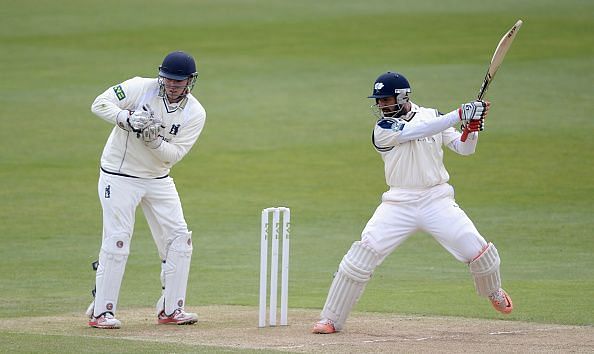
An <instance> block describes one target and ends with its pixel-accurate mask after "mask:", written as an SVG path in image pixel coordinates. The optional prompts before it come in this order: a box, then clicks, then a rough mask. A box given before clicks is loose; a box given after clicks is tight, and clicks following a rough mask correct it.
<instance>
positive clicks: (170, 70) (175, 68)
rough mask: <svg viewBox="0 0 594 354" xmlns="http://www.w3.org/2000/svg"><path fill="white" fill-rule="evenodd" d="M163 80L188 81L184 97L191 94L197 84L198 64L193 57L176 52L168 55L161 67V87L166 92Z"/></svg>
mask: <svg viewBox="0 0 594 354" xmlns="http://www.w3.org/2000/svg"><path fill="white" fill-rule="evenodd" d="M163 78H167V79H170V80H186V79H189V80H188V82H187V83H186V90H185V92H184V96H185V95H187V94H188V93H190V91H192V89H193V88H194V85H195V84H196V79H197V78H198V71H196V62H195V61H194V58H192V56H191V55H189V54H187V53H185V52H182V51H175V52H171V53H169V54H167V56H166V57H165V59H163V63H162V64H161V65H159V85H160V86H161V90H164V83H163Z"/></svg>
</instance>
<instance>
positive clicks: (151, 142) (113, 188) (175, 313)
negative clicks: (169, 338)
mask: <svg viewBox="0 0 594 354" xmlns="http://www.w3.org/2000/svg"><path fill="white" fill-rule="evenodd" d="M197 78H198V72H197V71H196V63H195V61H194V58H193V57H192V56H190V55H189V54H187V53H184V52H181V51H176V52H172V53H170V54H168V55H167V56H166V57H165V59H164V60H163V63H162V64H161V65H160V66H159V71H158V77H157V78H142V77H134V78H132V79H129V80H126V81H124V82H122V83H119V84H116V85H114V86H112V87H110V88H108V89H107V90H105V92H103V93H102V94H100V95H99V96H98V97H97V98H96V99H95V101H94V102H93V104H92V106H91V110H92V112H93V113H95V114H96V115H97V116H99V117H100V118H102V119H104V120H105V121H107V122H109V123H111V124H114V125H115V126H114V128H113V130H112V131H111V134H110V135H109V138H108V139H107V143H106V144H105V147H104V149H103V154H102V156H101V166H100V171H99V184H98V192H99V199H100V201H101V207H102V209H103V237H102V242H101V249H100V251H99V260H98V264H96V263H95V266H94V267H96V271H97V273H96V278H95V290H94V291H93V295H94V297H95V298H94V301H93V302H92V303H91V305H89V308H88V309H87V315H88V316H89V322H88V324H89V326H91V327H96V328H120V326H121V323H120V321H119V320H117V319H116V317H115V314H116V310H117V303H118V295H119V292H120V285H121V283H122V277H123V275H124V270H125V267H126V261H127V259H128V255H129V253H130V241H131V239H132V233H133V229H134V219H135V212H136V209H137V207H138V206H139V205H140V207H141V208H142V210H143V212H144V216H145V217H146V220H147V222H148V225H149V227H150V230H151V233H152V236H153V239H154V241H155V244H156V246H157V250H158V253H159V257H160V258H161V283H162V294H161V297H160V298H159V300H158V301H157V306H156V315H157V323H160V324H178V325H182V324H193V323H195V322H197V321H198V316H197V315H196V314H195V313H189V312H186V311H185V310H184V306H185V304H186V301H185V300H186V287H187V282H188V275H189V272H190V259H191V256H192V249H193V248H192V232H191V231H189V230H188V225H187V224H186V221H185V219H184V215H183V211H182V205H181V201H180V198H179V195H178V192H177V189H176V187H175V183H174V182H173V179H172V178H171V177H170V176H169V171H170V169H171V167H173V165H175V164H176V163H178V162H179V161H180V160H181V159H182V158H183V157H184V156H185V155H186V154H187V153H188V152H189V151H190V149H191V148H192V146H193V145H194V143H196V140H197V139H198V137H199V136H200V133H201V132H202V128H203V127H204V123H205V120H206V112H205V110H204V108H203V107H202V105H201V104H200V102H198V100H197V99H196V98H195V97H194V96H193V95H192V93H191V92H192V89H193V88H194V85H195V84H196V80H197Z"/></svg>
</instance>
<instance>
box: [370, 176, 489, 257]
mask: <svg viewBox="0 0 594 354" xmlns="http://www.w3.org/2000/svg"><path fill="white" fill-rule="evenodd" d="M416 231H425V232H427V233H429V234H431V235H432V236H433V237H434V238H435V240H437V242H439V243H440V244H441V245H442V246H443V247H444V248H445V249H446V250H447V251H448V252H450V253H451V254H452V255H453V256H454V257H455V258H456V259H457V260H459V261H461V262H465V263H469V262H471V261H472V260H473V259H474V258H476V257H477V256H478V255H479V254H480V253H481V251H482V250H483V249H484V248H485V247H486V246H487V242H486V241H485V239H484V238H483V237H482V236H481V234H480V233H479V232H478V230H477V229H476V227H475V226H474V224H473V223H472V221H471V220H470V219H469V218H468V216H467V215H466V213H465V212H464V211H463V210H462V209H460V207H459V206H458V204H456V201H455V200H454V188H453V187H452V186H451V185H449V184H447V183H444V184H441V185H438V186H435V187H432V188H429V189H425V190H402V189H398V190H396V189H391V190H389V191H387V192H386V193H384V194H383V196H382V203H381V204H380V205H379V207H378V208H377V209H376V211H375V213H374V214H373V216H372V217H371V219H370V220H369V221H368V223H367V225H366V226H365V228H364V229H363V232H362V234H361V241H362V242H363V243H365V244H367V245H369V246H370V247H371V248H373V249H374V250H375V251H377V252H378V253H379V254H380V255H381V257H382V260H383V259H385V257H386V256H388V255H389V254H391V253H392V252H393V251H394V250H395V249H396V247H398V246H399V245H400V244H401V243H402V242H404V241H405V240H406V239H407V238H408V237H410V236H411V235H412V234H413V233H415V232H416Z"/></svg>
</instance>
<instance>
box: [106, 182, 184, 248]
mask: <svg viewBox="0 0 594 354" xmlns="http://www.w3.org/2000/svg"><path fill="white" fill-rule="evenodd" d="M98 192H99V199H100V200H101V206H102V208H103V239H104V240H105V238H106V236H110V235H128V237H129V238H131V237H132V232H133V230H134V221H135V216H136V208H137V207H138V205H140V206H141V207H142V210H143V212H144V215H145V217H146V220H147V223H148V225H149V227H150V229H151V233H152V235H153V239H154V240H155V244H156V245H157V249H158V252H159V257H161V259H162V260H163V259H165V258H166V256H167V250H168V248H169V244H170V243H171V242H172V241H173V239H174V238H175V237H177V236H180V235H181V236H185V235H187V233H188V226H187V224H186V221H185V219H184V215H183V210H182V206H181V201H180V198H179V194H178V193H177V189H176V188H175V183H174V182H173V178H171V177H169V176H167V177H164V178H159V179H144V178H131V177H124V176H118V175H112V174H108V173H105V172H103V171H100V176H99V185H98Z"/></svg>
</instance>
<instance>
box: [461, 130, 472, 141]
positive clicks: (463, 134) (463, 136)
mask: <svg viewBox="0 0 594 354" xmlns="http://www.w3.org/2000/svg"><path fill="white" fill-rule="evenodd" d="M468 133H470V130H468V128H466V127H464V131H463V132H462V136H461V137H460V141H461V142H465V141H466V138H468Z"/></svg>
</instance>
